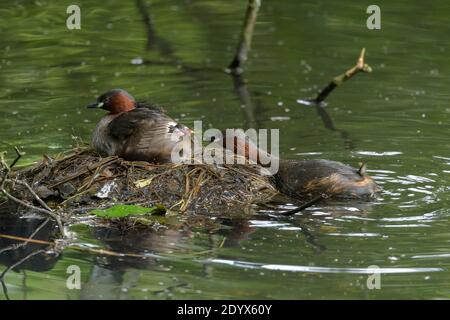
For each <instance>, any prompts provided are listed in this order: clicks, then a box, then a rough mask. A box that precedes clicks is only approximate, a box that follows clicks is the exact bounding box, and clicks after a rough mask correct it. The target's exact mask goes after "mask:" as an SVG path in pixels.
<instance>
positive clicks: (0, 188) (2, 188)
mask: <svg viewBox="0 0 450 320" xmlns="http://www.w3.org/2000/svg"><path fill="white" fill-rule="evenodd" d="M14 150H15V151H16V154H17V157H16V158H15V159H14V161H13V162H12V163H11V165H10V166H8V165H7V164H6V162H5V161H4V159H3V155H2V156H1V159H0V161H1V165H2V167H3V168H2V169H3V177H2V180H1V183H0V192H1V193H2V194H3V195H5V197H7V198H8V199H9V200H11V201H13V202H15V203H17V204H19V205H21V206H23V207H26V208H28V209H31V210H35V211H38V212H40V213H44V214H46V215H47V216H50V217H51V218H53V219H54V220H55V221H56V223H57V224H58V228H59V230H60V232H61V234H62V236H63V237H65V232H64V228H63V224H62V221H61V217H60V216H59V215H58V214H56V213H54V212H53V210H52V209H50V208H49V207H48V206H47V204H46V203H45V202H44V201H43V200H42V199H41V198H40V197H39V196H38V195H37V194H36V192H34V190H33V189H32V188H31V187H30V186H29V185H28V183H26V182H25V181H22V180H14V183H17V184H21V185H23V186H25V188H26V189H27V190H28V191H29V192H30V193H31V194H32V195H33V197H34V198H35V199H36V201H37V202H39V204H40V205H41V206H42V207H43V208H39V207H36V206H34V205H32V204H29V203H27V202H25V201H23V200H20V199H18V198H16V197H14V196H13V195H11V194H10V193H9V192H8V191H7V190H6V189H5V184H6V182H11V183H12V182H13V181H12V180H10V179H8V176H9V173H10V172H11V169H12V168H13V167H14V165H16V164H17V162H18V161H19V159H20V158H21V157H22V153H20V151H19V149H17V148H16V147H15V148H14Z"/></svg>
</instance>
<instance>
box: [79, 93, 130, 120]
mask: <svg viewBox="0 0 450 320" xmlns="http://www.w3.org/2000/svg"><path fill="white" fill-rule="evenodd" d="M87 107H88V108H101V109H104V110H108V111H109V112H110V114H118V113H122V112H128V111H131V110H133V109H134V108H136V101H135V100H134V98H133V96H131V95H130V94H129V93H128V92H126V91H125V90H123V89H113V90H109V91H107V92H105V93H104V94H102V95H101V96H99V97H98V98H97V101H96V102H94V103H91V104H89V105H88V106H87Z"/></svg>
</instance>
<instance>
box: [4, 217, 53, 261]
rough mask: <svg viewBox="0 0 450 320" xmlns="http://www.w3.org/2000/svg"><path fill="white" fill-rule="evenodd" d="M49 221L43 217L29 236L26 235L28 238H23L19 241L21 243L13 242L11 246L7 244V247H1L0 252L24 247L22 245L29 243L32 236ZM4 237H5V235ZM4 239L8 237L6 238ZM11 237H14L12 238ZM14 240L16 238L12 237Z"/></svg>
mask: <svg viewBox="0 0 450 320" xmlns="http://www.w3.org/2000/svg"><path fill="white" fill-rule="evenodd" d="M49 221H50V219H49V218H47V219H45V220H44V222H42V223H41V224H40V225H39V226H38V227H37V228H36V229H35V230H34V231H33V233H32V234H30V236H29V237H28V239H26V240H24V242H21V243H18V244H13V245H11V246H9V247H6V248H3V249H1V250H0V253H3V252H6V251H9V250H17V249H19V248H21V247H24V246H26V245H27V244H28V243H30V242H31V241H33V238H34V236H36V234H37V233H38V232H39V231H40V230H41V229H42V228H43V227H44V226H45V225H46V224H47V223H48V222H49ZM0 237H1V235H0ZM5 238H6V237H5ZM6 239H8V238H6ZM9 239H11V238H9ZM12 239H14V238H12ZM14 240H16V239H14ZM39 244H42V243H39Z"/></svg>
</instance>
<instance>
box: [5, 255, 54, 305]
mask: <svg viewBox="0 0 450 320" xmlns="http://www.w3.org/2000/svg"><path fill="white" fill-rule="evenodd" d="M44 252H45V250H42V249H39V250H36V251H33V252H31V253H30V254H29V255H27V256H25V257H24V258H22V259H20V260H19V261H17V262H16V263H14V264H12V265H10V266H9V267H7V268H6V269H5V270H3V272H2V273H1V274H0V283H1V284H2V288H3V293H4V294H5V297H6V299H8V300H9V296H8V288H7V287H6V284H5V276H6V274H7V273H8V272H9V271H11V270H12V269H14V268H16V267H18V266H20V265H21V264H22V263H24V262H25V261H27V260H28V259H30V258H31V257H34V256H35V255H38V254H40V253H44Z"/></svg>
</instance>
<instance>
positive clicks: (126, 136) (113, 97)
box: [88, 89, 191, 162]
mask: <svg viewBox="0 0 450 320" xmlns="http://www.w3.org/2000/svg"><path fill="white" fill-rule="evenodd" d="M88 107H91V108H92V107H97V108H102V109H105V110H108V111H110V113H109V114H108V115H106V116H104V117H103V118H102V119H101V120H100V122H99V123H98V124H97V127H96V128H95V131H94V135H93V137H92V145H93V147H94V148H95V149H96V150H97V151H98V152H99V153H101V154H103V155H117V156H119V157H122V158H124V159H126V160H130V161H136V160H139V161H149V162H170V161H171V156H172V151H173V150H174V148H175V147H176V148H177V149H181V146H185V147H186V148H188V147H190V134H191V130H190V129H189V128H187V127H186V126H184V125H182V124H179V123H177V122H176V121H175V120H173V119H172V118H170V117H169V116H168V115H166V114H165V113H164V112H163V111H162V110H161V109H160V108H158V107H155V106H153V105H150V104H146V103H141V102H135V100H134V98H133V97H132V96H131V95H130V94H128V93H127V92H126V91H124V90H121V89H114V90H111V91H108V92H106V93H104V94H102V95H101V96H100V97H99V98H98V99H97V102H96V103H94V104H91V105H89V106H88Z"/></svg>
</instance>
